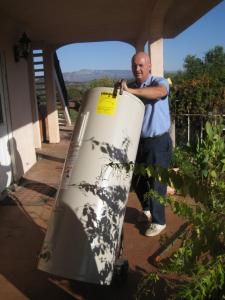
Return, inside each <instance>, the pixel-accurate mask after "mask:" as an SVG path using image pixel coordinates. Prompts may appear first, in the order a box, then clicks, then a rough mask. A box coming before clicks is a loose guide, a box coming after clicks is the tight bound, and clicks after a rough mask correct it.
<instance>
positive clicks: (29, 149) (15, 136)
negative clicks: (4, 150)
mask: <svg viewBox="0 0 225 300" xmlns="http://www.w3.org/2000/svg"><path fill="white" fill-rule="evenodd" d="M0 25H1V24H0ZM19 32H23V31H22V30H21V29H20V28H19V26H17V24H14V23H13V22H12V21H10V20H7V19H5V20H4V26H0V51H2V52H3V54H4V56H5V66H6V78H7V79H6V81H7V85H8V88H7V91H8V104H9V110H10V113H9V115H10V118H11V124H9V125H10V126H9V127H11V130H12V132H11V140H12V144H14V156H15V159H14V161H15V166H14V172H15V174H14V176H15V179H17V180H18V179H19V178H20V177H21V176H22V175H23V173H25V172H26V171H28V170H29V169H30V168H31V167H32V166H33V164H34V163H35V162H36V155H35V148H34V133H33V120H32V111H31V103H30V91H29V77H28V66H27V61H26V60H24V59H21V60H20V61H19V62H17V63H16V62H15V61H14V55H13V45H14V43H15V41H16V40H17V39H18V37H19V36H20V35H19Z"/></svg>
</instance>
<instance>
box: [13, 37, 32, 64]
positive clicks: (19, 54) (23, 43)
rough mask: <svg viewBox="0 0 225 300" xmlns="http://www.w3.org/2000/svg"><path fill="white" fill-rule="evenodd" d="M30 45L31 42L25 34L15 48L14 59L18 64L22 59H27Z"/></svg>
mask: <svg viewBox="0 0 225 300" xmlns="http://www.w3.org/2000/svg"><path fill="white" fill-rule="evenodd" d="M30 45H31V40H30V39H29V38H28V37H27V35H26V33H25V32H24V33H23V34H22V36H21V38H20V39H19V40H18V43H17V44H16V45H15V46H14V58H15V61H16V62H18V61H19V60H20V58H25V59H27V57H28V55H29V53H30V49H31V48H30Z"/></svg>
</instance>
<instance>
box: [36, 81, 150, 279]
mask: <svg viewBox="0 0 225 300" xmlns="http://www.w3.org/2000/svg"><path fill="white" fill-rule="evenodd" d="M143 116H144V104H143V103H142V101H141V100H140V99H138V98H137V97H135V96H133V95H132V94H130V93H127V92H123V94H122V95H119V94H117V95H114V93H113V89H112V88H105V87H101V88H94V89H91V90H89V91H88V92H87V93H86V95H85V96H84V99H83V101H82V106H81V110H80V113H79V116H78V119H77V121H76V126H75V128H74V132H73V135H72V138H71V142H70V147H69V150H68V154H67V158H66V161H65V165H64V170H63V173H62V178H61V184H60V187H59V189H58V193H57V196H56V203H55V206H54V208H53V212H52V215H51V218H50V220H49V225H48V229H47V233H46V236H45V240H44V243H43V247H42V250H41V253H40V258H39V264H38V268H39V269H40V270H43V271H46V272H49V273H52V274H55V275H58V276H62V277H66V278H70V279H75V280H80V281H85V282H91V283H97V284H107V285H108V284H110V283H111V280H112V275H113V270H114V263H115V259H116V250H117V247H118V245H119V243H120V235H121V230H122V226H123V220H124V214H125V209H126V203H127V199H128V194H129V190H130V183H131V178H132V174H133V168H132V165H133V163H134V162H135V158H136V154H137V148H138V143H139V138H140V133H141V127H142V121H143Z"/></svg>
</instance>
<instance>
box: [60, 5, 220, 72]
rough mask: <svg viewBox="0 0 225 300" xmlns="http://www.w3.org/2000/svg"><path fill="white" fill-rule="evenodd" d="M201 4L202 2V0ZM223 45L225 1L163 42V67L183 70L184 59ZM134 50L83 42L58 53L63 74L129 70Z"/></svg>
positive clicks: (108, 43) (101, 43)
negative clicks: (86, 71) (90, 70)
mask: <svg viewBox="0 0 225 300" xmlns="http://www.w3.org/2000/svg"><path fill="white" fill-rule="evenodd" d="M201 1H202V0H201ZM216 45H221V46H223V47H224V49H225V1H222V3H220V4H218V5H217V6H216V7H214V8H213V9H212V10H211V11H209V12H208V13H207V14H206V15H204V16H203V17H202V18H201V19H199V20H198V21H197V22H195V23H194V24H193V25H192V26H190V27H189V28H188V29H187V30H185V31H184V32H182V33H181V34H179V35H178V36H176V37H175V38H174V39H166V40H164V68H165V70H166V71H174V70H179V69H182V66H183V63H184V58H185V57H186V56H187V55H188V54H191V55H196V56H197V57H200V58H202V57H203V56H204V55H205V53H206V52H207V51H208V50H209V49H211V48H213V47H215V46H216ZM134 52H135V50H134V48H133V47H132V46H130V45H128V44H126V43H121V42H99V43H82V44H71V45H68V46H64V47H62V48H60V49H59V50H58V51H57V54H58V58H59V60H60V65H61V68H62V71H63V72H72V71H77V70H81V69H96V70H104V69H120V70H122V69H123V70H129V69H130V58H131V57H132V55H133V54H134Z"/></svg>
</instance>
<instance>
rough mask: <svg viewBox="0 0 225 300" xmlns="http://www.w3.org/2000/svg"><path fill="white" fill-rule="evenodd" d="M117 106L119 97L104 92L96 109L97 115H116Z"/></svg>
mask: <svg viewBox="0 0 225 300" xmlns="http://www.w3.org/2000/svg"><path fill="white" fill-rule="evenodd" d="M116 106H117V96H114V95H113V93H107V92H102V93H101V94H100V95H99V98H98V103H97V107H96V113H97V114H105V115H112V116H113V115H114V114H115V111H116Z"/></svg>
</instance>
